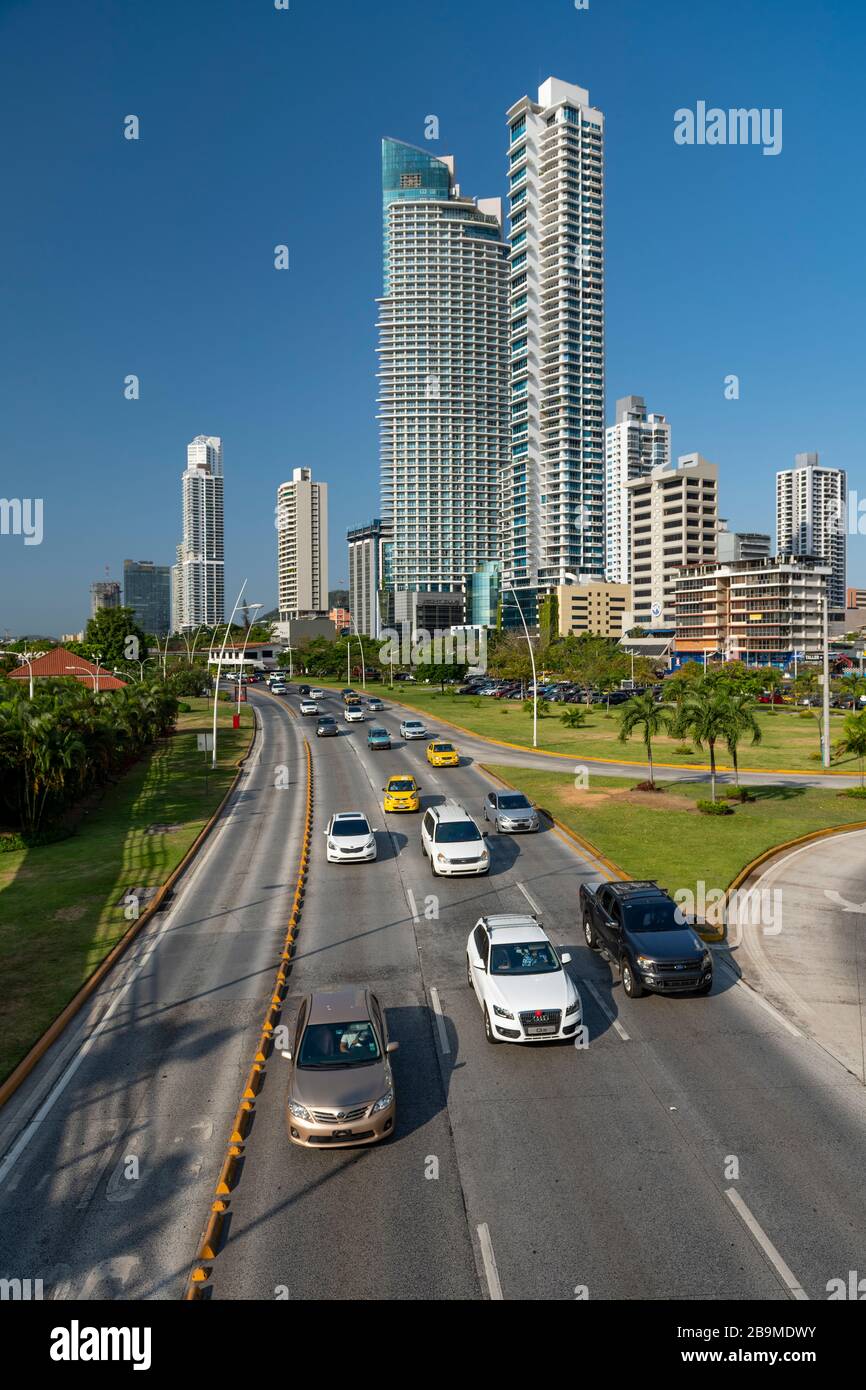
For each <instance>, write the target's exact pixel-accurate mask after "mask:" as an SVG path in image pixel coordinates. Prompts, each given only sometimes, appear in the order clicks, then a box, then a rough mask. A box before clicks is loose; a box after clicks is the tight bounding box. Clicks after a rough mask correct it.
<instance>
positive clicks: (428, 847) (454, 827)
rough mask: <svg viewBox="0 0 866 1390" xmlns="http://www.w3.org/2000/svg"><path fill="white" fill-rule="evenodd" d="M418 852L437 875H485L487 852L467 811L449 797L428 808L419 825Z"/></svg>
mask: <svg viewBox="0 0 866 1390" xmlns="http://www.w3.org/2000/svg"><path fill="white" fill-rule="evenodd" d="M421 850H422V852H423V853H424V854H426V855H427V858H428V859H429V860H430V868H431V870H432V872H433V875H434V877H435V876H436V875H438V874H443V875H448V876H450V875H452V874H486V873H489V872H490V853H489V851H488V849H487V845H486V844H485V842H484V836H483V835H482V833H481V831H480V830H479V829H478V826H477V825H476V824H475V822H474V820H473V819H472V817H471V816H470V814H469V812H468V811H466V810H464V808H463V807H462V806H461V805H459V803H458V802H456V801H453V800H452V799H451V798H449V799H448V800H447V801H444V802H443V803H442V805H441V806H431V807H430V809H429V811H425V813H424V819H423V820H422V822H421Z"/></svg>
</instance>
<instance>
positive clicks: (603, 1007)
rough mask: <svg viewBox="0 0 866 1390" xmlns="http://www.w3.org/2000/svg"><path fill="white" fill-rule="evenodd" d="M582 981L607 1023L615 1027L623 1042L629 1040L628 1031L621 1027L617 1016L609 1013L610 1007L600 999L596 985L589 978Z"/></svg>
mask: <svg viewBox="0 0 866 1390" xmlns="http://www.w3.org/2000/svg"><path fill="white" fill-rule="evenodd" d="M583 983H584V984H585V985H586V987H587V989H588V990H589V992H590V994H591V995H592V997H593V999H594V1000H595V1002H596V1004H597V1005H598V1007H599V1008H600V1009H601V1011H602V1013H603V1014H604V1016H605V1018H606V1019H607V1021H608V1023H610V1024H611V1025H612V1026H613V1027H614V1028H615V1029H616V1031H617V1033H619V1036H620V1037H621V1038H622V1040H623V1042H629V1041H630V1039H629V1036H628V1033H627V1032H626V1031H625V1029H624V1028H623V1026H622V1024H621V1023H620V1021H619V1019H618V1018H614V1016H613V1014H612V1013H611V1011H610V1009H609V1008H608V1007H607V1004H605V1002H604V1000H603V999H602V997H601V995H600V994H599V992H598V990H597V989H596V987H595V985H594V984H593V983H592V981H591V980H584V981H583Z"/></svg>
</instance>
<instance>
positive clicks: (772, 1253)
mask: <svg viewBox="0 0 866 1390" xmlns="http://www.w3.org/2000/svg"><path fill="white" fill-rule="evenodd" d="M725 1196H726V1197H727V1199H728V1201H729V1202H730V1204H731V1206H732V1207H733V1208H734V1211H735V1212H736V1213H737V1215H738V1216H739V1217H740V1219H741V1220H742V1221H743V1223H744V1225H745V1226H746V1228H747V1229H748V1230H749V1231H750V1232H751V1234H752V1236H753V1237H754V1239H755V1240H756V1241H757V1242H758V1245H759V1246H760V1247H761V1249H762V1250H763V1252H764V1254H765V1255H766V1257H767V1259H768V1260H769V1261H770V1264H771V1265H772V1266H773V1268H774V1269H775V1271H776V1273H777V1274H778V1275H779V1276H780V1278H781V1279H782V1282H783V1283H784V1284H785V1285H786V1287H787V1288H788V1289H789V1290H790V1293H791V1296H792V1298H796V1299H798V1300H799V1301H800V1302H808V1300H809V1295H808V1294H807V1293H806V1290H805V1289H804V1288H803V1286H802V1284H799V1283H798V1282H797V1280H796V1279H795V1278H794V1275H793V1274H792V1272H791V1270H790V1269H789V1268H788V1266H787V1265H786V1264H785V1261H784V1260H783V1259H782V1256H781V1255H780V1254H779V1252H778V1250H777V1249H776V1247H775V1245H774V1244H773V1242H772V1241H771V1240H770V1237H769V1236H768V1235H767V1234H766V1233H765V1232H764V1231H763V1230H762V1229H761V1227H760V1226H759V1225H758V1223H757V1221H756V1220H755V1218H754V1216H753V1215H752V1213H751V1212H750V1211H749V1208H748V1207H747V1206H746V1204H745V1202H744V1201H743V1199H742V1197H741V1196H740V1194H739V1192H738V1191H737V1189H736V1188H735V1187H728V1188H726V1189H725Z"/></svg>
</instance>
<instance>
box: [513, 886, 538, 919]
mask: <svg viewBox="0 0 866 1390" xmlns="http://www.w3.org/2000/svg"><path fill="white" fill-rule="evenodd" d="M517 887H518V888H519V889H520V891H521V893H522V894H523V896H524V898H525V899H526V901H527V902H528V903H529V906H530V907H531V908H532V911H533V912H534V913H535V915H536V917H541V916H542V915H543V914H542V911H541V908H540V907H539V906H538V903H537V902H536V901H535V899H534V898H533V896H532V894H531V893H530V891H529V889H528V888H527V887H526V884H525V883H518V885H517Z"/></svg>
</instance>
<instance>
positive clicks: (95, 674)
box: [30, 666, 99, 700]
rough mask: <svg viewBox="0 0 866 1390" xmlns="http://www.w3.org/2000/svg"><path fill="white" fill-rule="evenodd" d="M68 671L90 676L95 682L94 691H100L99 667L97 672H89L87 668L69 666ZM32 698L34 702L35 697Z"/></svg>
mask: <svg viewBox="0 0 866 1390" xmlns="http://www.w3.org/2000/svg"><path fill="white" fill-rule="evenodd" d="M66 669H67V671H80V672H81V674H82V675H83V676H89V677H90V679H91V680H92V681H93V689H94V691H97V690H98V689H99V666H97V668H96V670H95V671H88V669H87V667H86V666H67V668H66ZM30 698H31V700H32V699H33V696H32V695H31V696H30Z"/></svg>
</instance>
